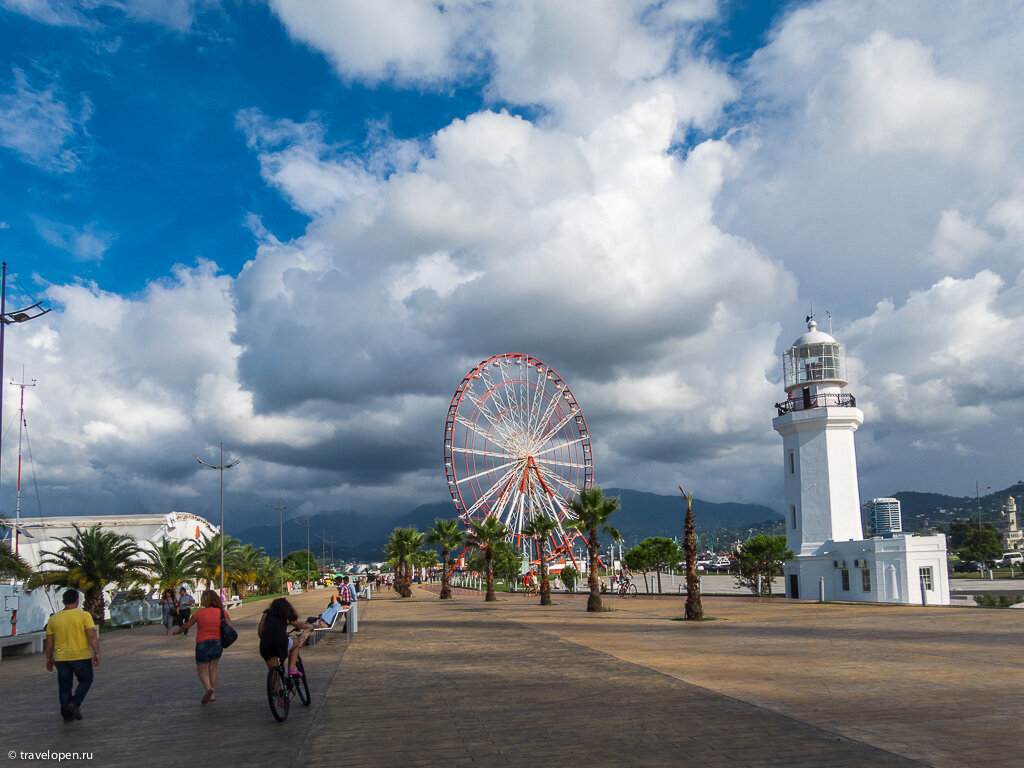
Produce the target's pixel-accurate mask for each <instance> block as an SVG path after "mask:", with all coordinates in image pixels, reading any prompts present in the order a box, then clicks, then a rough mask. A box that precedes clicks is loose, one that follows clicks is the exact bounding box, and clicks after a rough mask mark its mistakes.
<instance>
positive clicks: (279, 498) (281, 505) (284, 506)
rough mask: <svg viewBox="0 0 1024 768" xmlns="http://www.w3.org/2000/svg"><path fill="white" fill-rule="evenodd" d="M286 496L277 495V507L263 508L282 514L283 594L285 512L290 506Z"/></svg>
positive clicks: (282, 584) (268, 506)
mask: <svg viewBox="0 0 1024 768" xmlns="http://www.w3.org/2000/svg"><path fill="white" fill-rule="evenodd" d="M283 498H284V494H283V493H279V494H277V506H276V507H271V506H270V505H269V504H267V503H264V504H263V506H264V507H267V508H268V509H273V510H276V511H277V512H280V513H281V592H282V593H283V592H284V511H285V510H286V509H288V505H287V504H285V503H284V501H283Z"/></svg>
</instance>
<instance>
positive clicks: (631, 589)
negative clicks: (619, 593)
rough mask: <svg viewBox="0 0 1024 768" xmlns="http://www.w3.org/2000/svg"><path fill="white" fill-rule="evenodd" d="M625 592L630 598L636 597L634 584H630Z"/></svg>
mask: <svg viewBox="0 0 1024 768" xmlns="http://www.w3.org/2000/svg"><path fill="white" fill-rule="evenodd" d="M627 590H628V591H627V594H628V595H629V596H630V597H636V584H630V585H629V587H628V588H627Z"/></svg>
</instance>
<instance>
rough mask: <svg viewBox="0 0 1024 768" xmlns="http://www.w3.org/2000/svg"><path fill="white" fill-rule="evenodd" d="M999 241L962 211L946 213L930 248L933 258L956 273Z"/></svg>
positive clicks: (941, 219)
mask: <svg viewBox="0 0 1024 768" xmlns="http://www.w3.org/2000/svg"><path fill="white" fill-rule="evenodd" d="M994 243H995V239H994V238H993V237H992V235H990V234H989V233H988V232H986V231H985V230H983V229H980V228H979V227H978V225H977V224H976V223H975V222H974V221H973V220H972V219H970V218H967V217H965V216H964V215H963V214H962V213H960V211H957V210H955V209H952V208H951V209H947V210H945V211H943V212H942V217H941V218H940V219H939V226H938V228H937V229H936V232H935V239H934V240H932V245H931V248H930V249H929V251H930V255H931V257H932V259H933V260H934V261H935V262H936V263H937V264H938V265H939V266H940V267H942V268H944V269H947V270H951V271H956V270H958V269H959V268H960V267H961V266H963V265H964V264H965V263H967V262H969V261H971V260H973V259H974V258H976V257H977V256H978V255H980V254H981V253H983V252H985V251H986V250H988V249H989V248H991V247H992V245H993V244H994Z"/></svg>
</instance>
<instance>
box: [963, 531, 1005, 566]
mask: <svg viewBox="0 0 1024 768" xmlns="http://www.w3.org/2000/svg"><path fill="white" fill-rule="evenodd" d="M1002 554H1003V543H1002V540H1001V539H1000V537H999V534H998V533H997V532H996V530H995V529H994V528H990V527H989V526H987V525H985V526H982V527H981V528H973V529H972V530H971V531H969V532H968V533H967V536H966V537H965V538H964V542H963V544H961V545H960V549H958V550H957V556H958V557H959V558H960V559H961V560H977V561H978V562H981V563H987V562H989V561H990V560H995V559H996V558H998V557H1000V556H1001V555H1002Z"/></svg>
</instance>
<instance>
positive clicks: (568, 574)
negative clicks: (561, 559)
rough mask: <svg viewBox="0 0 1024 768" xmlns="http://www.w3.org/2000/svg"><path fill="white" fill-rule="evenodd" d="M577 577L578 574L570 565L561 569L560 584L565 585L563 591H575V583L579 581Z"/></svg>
mask: <svg viewBox="0 0 1024 768" xmlns="http://www.w3.org/2000/svg"><path fill="white" fill-rule="evenodd" d="M579 577H580V572H579V571H577V570H576V569H575V568H573V567H572V566H571V565H567V566H565V567H564V568H563V569H562V573H561V578H562V583H563V584H565V589H566V590H567V591H568V592H575V591H576V581H577V580H578V579H579Z"/></svg>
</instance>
